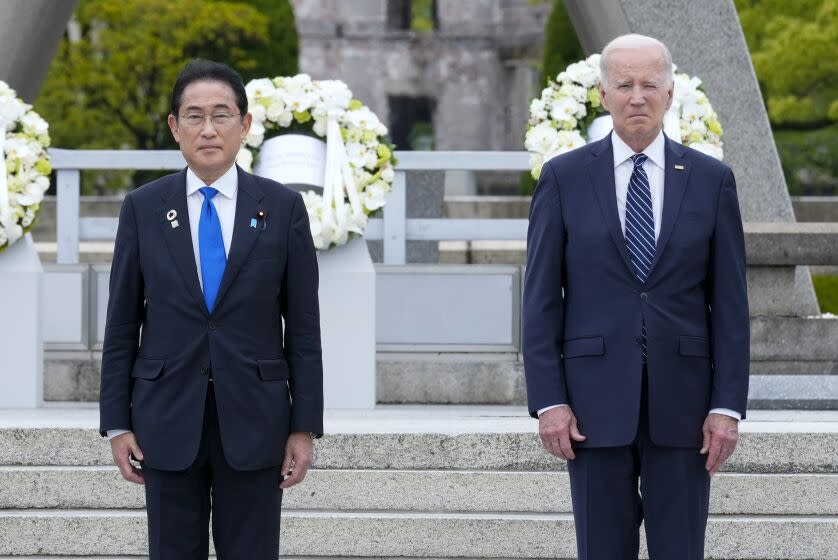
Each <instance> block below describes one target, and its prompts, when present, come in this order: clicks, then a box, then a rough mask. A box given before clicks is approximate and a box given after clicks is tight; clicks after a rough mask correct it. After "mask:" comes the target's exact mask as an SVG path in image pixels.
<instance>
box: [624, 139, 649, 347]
mask: <svg viewBox="0 0 838 560" xmlns="http://www.w3.org/2000/svg"><path fill="white" fill-rule="evenodd" d="M647 159H648V156H647V155H646V154H634V155H633V156H631V161H632V163H634V171H632V172H631V178H630V179H629V186H628V193H627V195H626V247H627V248H628V251H629V254H630V255H631V264H632V266H633V267H634V275H635V276H637V279H638V280H640V282H641V283H645V282H646V278H648V276H649V272H650V271H651V269H652V262H653V261H654V260H655V217H654V212H653V210H652V190H651V189H650V188H649V177H647V176H646V171H645V170H644V169H643V162H645V161H646V160H647ZM642 329H643V336H642V337H641V341H642V342H641V344H640V347H641V349H642V351H643V363H644V364H645V363H646V322H645V321H644V322H643V326H642Z"/></svg>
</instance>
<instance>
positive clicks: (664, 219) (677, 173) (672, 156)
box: [647, 138, 690, 282]
mask: <svg viewBox="0 0 838 560" xmlns="http://www.w3.org/2000/svg"><path fill="white" fill-rule="evenodd" d="M684 154H686V149H685V148H684V147H683V146H682V145H680V144H678V143H677V142H673V141H672V140H670V139H669V138H667V139H666V149H665V156H664V171H663V177H664V179H663V188H664V191H663V211H662V216H661V231H660V234H659V235H658V243H657V246H656V248H655V259H654V260H653V261H652V267H651V268H650V270H649V276H651V275H652V273H653V272H654V270H655V265H657V264H658V262H659V261H660V258H661V255H662V254H663V251H664V249H665V248H666V243H667V242H668V241H669V238H670V236H671V235H672V229H673V228H674V227H675V221H676V220H677V219H678V212H679V211H680V210H681V201H683V200H684V192H685V191H686V189H687V179H688V178H689V176H690V166H689V165H687V163H686V161H685V159H684ZM676 165H677V166H678V167H679V169H676V168H675V166H676ZM647 282H648V278H647Z"/></svg>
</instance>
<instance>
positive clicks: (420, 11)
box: [410, 0, 434, 33]
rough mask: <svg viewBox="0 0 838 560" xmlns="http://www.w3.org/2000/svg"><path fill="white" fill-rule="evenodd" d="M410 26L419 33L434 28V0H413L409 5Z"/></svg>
mask: <svg viewBox="0 0 838 560" xmlns="http://www.w3.org/2000/svg"><path fill="white" fill-rule="evenodd" d="M410 9H411V14H410V15H411V17H410V28H411V29H412V30H413V31H418V32H420V33H429V32H431V31H433V30H434V1H433V0H413V2H412V3H411V6H410Z"/></svg>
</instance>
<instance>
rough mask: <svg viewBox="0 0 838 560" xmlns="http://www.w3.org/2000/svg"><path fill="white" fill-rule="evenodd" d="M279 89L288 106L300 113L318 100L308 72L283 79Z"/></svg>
mask: <svg viewBox="0 0 838 560" xmlns="http://www.w3.org/2000/svg"><path fill="white" fill-rule="evenodd" d="M279 91H280V92H281V93H282V100H283V101H284V102H285V104H286V105H287V106H288V108H289V109H290V110H291V111H296V112H298V113H300V112H302V111H307V110H308V109H310V108H311V107H312V106H313V105H314V102H315V100H316V95H315V91H314V86H313V85H312V83H311V78H310V77H309V76H308V74H298V75H296V76H292V77H290V78H288V79H285V80H283V82H282V87H281V88H279Z"/></svg>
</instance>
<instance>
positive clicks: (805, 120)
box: [736, 0, 838, 194]
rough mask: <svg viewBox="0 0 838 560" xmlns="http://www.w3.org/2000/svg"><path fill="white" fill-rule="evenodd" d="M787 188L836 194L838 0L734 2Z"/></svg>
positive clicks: (792, 190) (794, 190) (813, 192)
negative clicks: (769, 121) (837, 46)
mask: <svg viewBox="0 0 838 560" xmlns="http://www.w3.org/2000/svg"><path fill="white" fill-rule="evenodd" d="M736 7H737V10H738V12H739V19H740V21H741V23H742V29H743V31H744V33H745V38H746V40H747V42H748V48H749V50H750V52H751V58H752V60H753V63H754V69H755V70H756V74H757V79H758V80H759V84H760V89H761V90H762V94H763V98H764V99H765V103H766V108H767V111H768V116H769V119H770V120H771V128H772V129H773V131H774V137H775V140H776V142H777V147H778V150H779V152H780V158H781V160H782V162H783V170H784V173H785V176H786V182H787V183H788V185H789V190H790V191H791V193H792V194H804V193H809V194H816V193H817V194H827V193H838V141H836V138H838V125H836V121H838V57H836V56H835V45H836V44H838V0H795V2H789V1H787V0H736Z"/></svg>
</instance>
